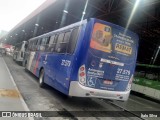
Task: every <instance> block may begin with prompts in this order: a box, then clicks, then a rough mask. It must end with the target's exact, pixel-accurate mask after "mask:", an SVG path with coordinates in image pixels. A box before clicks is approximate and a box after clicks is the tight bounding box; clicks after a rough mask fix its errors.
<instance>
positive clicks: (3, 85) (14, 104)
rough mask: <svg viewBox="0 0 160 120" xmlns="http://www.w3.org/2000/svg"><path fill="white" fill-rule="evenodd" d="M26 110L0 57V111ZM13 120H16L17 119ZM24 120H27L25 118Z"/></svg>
mask: <svg viewBox="0 0 160 120" xmlns="http://www.w3.org/2000/svg"><path fill="white" fill-rule="evenodd" d="M28 110H29V109H28V107H27V105H26V103H25V102H24V100H23V98H22V96H21V94H20V92H19V90H18V89H17V87H16V84H15V82H14V80H13V78H12V75H11V74H10V72H9V70H8V68H7V65H6V64H5V61H4V59H3V58H2V57H0V111H28ZM3 115H4V116H5V113H3ZM0 119H2V118H0ZM6 119H7V118H6ZM14 120H17V118H15V119H14ZM26 120H28V119H27V118H26Z"/></svg>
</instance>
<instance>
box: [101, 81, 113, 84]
mask: <svg viewBox="0 0 160 120" xmlns="http://www.w3.org/2000/svg"><path fill="white" fill-rule="evenodd" d="M103 84H105V85H112V84H113V81H111V80H104V81H103Z"/></svg>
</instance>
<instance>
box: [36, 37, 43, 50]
mask: <svg viewBox="0 0 160 120" xmlns="http://www.w3.org/2000/svg"><path fill="white" fill-rule="evenodd" d="M41 42H42V38H39V39H38V42H37V45H36V49H37V50H40V45H41Z"/></svg>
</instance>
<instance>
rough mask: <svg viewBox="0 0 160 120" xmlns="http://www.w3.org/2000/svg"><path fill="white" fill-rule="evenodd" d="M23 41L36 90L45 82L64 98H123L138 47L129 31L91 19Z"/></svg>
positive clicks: (125, 98)
mask: <svg viewBox="0 0 160 120" xmlns="http://www.w3.org/2000/svg"><path fill="white" fill-rule="evenodd" d="M125 31H126V32H125ZM124 32H125V33H124ZM28 42H29V43H28V52H27V53H28V55H27V58H26V59H25V60H26V61H25V63H26V65H25V66H26V69H27V70H29V71H31V72H32V73H33V74H34V75H35V76H37V77H38V78H39V85H40V87H43V86H44V85H45V84H47V85H49V86H52V87H53V88H55V89H57V90H58V91H60V92H62V93H63V94H66V95H68V96H77V97H97V98H106V99H115V100H122V101H126V100H127V99H128V97H129V94H130V90H131V83H132V80H133V74H134V70H135V63H136V58H137V49H138V36H137V35H136V34H135V33H133V32H131V31H129V30H125V29H124V28H122V27H120V26H118V25H115V24H112V23H109V22H106V21H102V20H99V19H95V18H91V19H89V20H83V21H80V22H77V23H74V24H71V25H69V26H66V27H63V28H60V29H57V30H55V31H52V32H49V33H46V34H43V35H40V36H38V37H35V38H31V39H30V40H29V41H28Z"/></svg>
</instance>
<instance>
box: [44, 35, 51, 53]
mask: <svg viewBox="0 0 160 120" xmlns="http://www.w3.org/2000/svg"><path fill="white" fill-rule="evenodd" d="M45 39H46V41H45V45H44V47H45V51H46V52H48V47H49V42H50V36H48V37H46V38H45Z"/></svg>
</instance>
